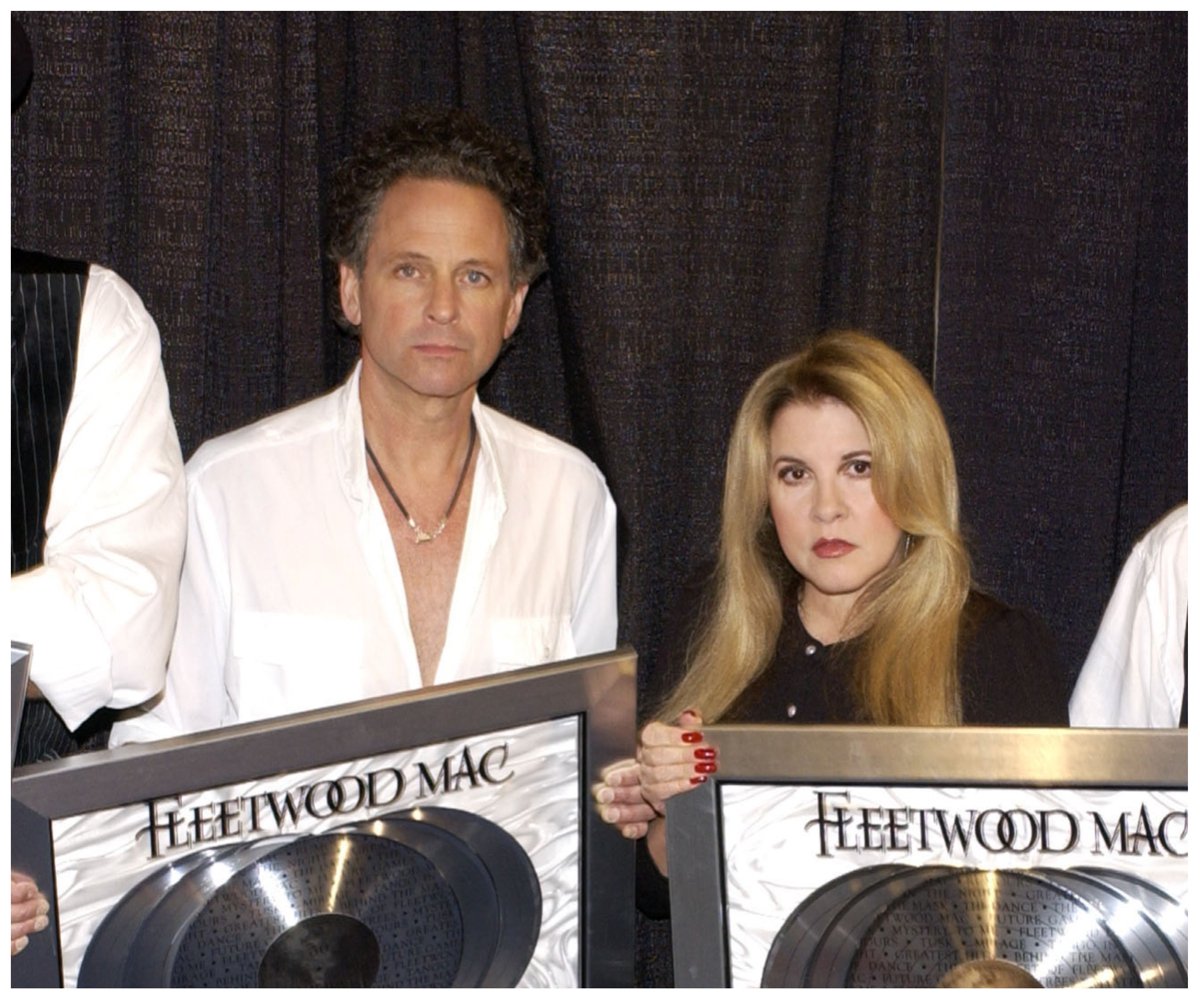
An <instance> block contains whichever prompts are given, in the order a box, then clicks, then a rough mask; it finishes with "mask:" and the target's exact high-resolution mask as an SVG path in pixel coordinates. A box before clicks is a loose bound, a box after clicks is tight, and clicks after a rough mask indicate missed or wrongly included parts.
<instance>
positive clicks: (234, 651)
mask: <svg viewBox="0 0 1200 1001" xmlns="http://www.w3.org/2000/svg"><path fill="white" fill-rule="evenodd" d="M230 653H231V655H232V659H233V663H234V668H235V676H234V677H233V678H230V679H228V680H229V689H230V691H229V695H230V698H231V700H232V701H233V704H234V707H235V709H236V711H237V717H238V719H239V720H240V721H241V722H246V721H248V720H254V719H265V718H268V717H272V716H283V715H286V714H288V713H297V712H304V711H305V710H308V709H323V708H326V707H328V706H335V705H340V704H342V703H344V702H354V701H356V700H358V699H362V698H366V697H367V695H366V693H365V692H364V691H363V690H362V688H363V672H362V656H363V626H362V623H361V622H358V621H355V620H354V619H345V618H336V617H333V616H322V615H294V614H289V613H286V612H243V613H242V614H241V615H240V616H238V617H237V619H236V620H235V622H234V625H233V629H232V630H231V637H230Z"/></svg>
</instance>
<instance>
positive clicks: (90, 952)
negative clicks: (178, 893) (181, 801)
mask: <svg viewBox="0 0 1200 1001" xmlns="http://www.w3.org/2000/svg"><path fill="white" fill-rule="evenodd" d="M228 852H229V848H228V847H223V848H204V849H201V850H200V851H197V852H193V853H192V854H191V855H186V856H184V857H183V858H181V859H176V860H173V861H171V862H168V863H166V864H165V865H164V866H163V867H162V868H161V869H156V870H155V871H154V872H152V873H151V874H150V875H149V876H147V877H146V878H145V879H143V880H142V881H141V882H140V883H138V884H137V885H136V886H135V887H134V888H133V889H132V890H130V891H129V892H128V893H126V894H125V896H123V897H122V898H121V899H120V900H119V901H117V903H116V904H114V905H113V908H112V909H111V910H110V911H109V912H108V913H107V914H106V915H105V916H104V919H103V920H102V921H101V922H100V924H99V925H98V926H97V928H96V930H95V931H94V932H93V933H92V937H91V940H90V941H89V942H88V947H87V951H86V952H85V953H84V954H83V961H82V962H81V963H80V966H79V977H78V981H77V983H78V985H79V986H80V987H122V986H124V984H125V957H126V956H127V955H129V950H130V948H131V947H132V945H133V942H134V939H135V938H136V937H137V934H138V932H139V931H140V930H141V927H142V923H143V922H144V921H145V920H146V917H147V916H148V915H149V914H150V912H151V911H152V910H153V909H154V907H155V905H157V904H158V903H159V902H160V901H161V900H162V899H163V897H164V896H166V894H167V893H168V892H169V891H170V890H171V888H172V887H174V886H175V885H176V884H177V883H178V882H179V881H180V880H181V879H183V877H184V876H185V875H187V874H188V873H189V872H191V871H192V870H194V869H196V868H197V867H198V866H201V865H207V864H208V863H209V862H210V861H212V860H213V859H214V858H218V857H220V856H221V855H223V854H227V853H228Z"/></svg>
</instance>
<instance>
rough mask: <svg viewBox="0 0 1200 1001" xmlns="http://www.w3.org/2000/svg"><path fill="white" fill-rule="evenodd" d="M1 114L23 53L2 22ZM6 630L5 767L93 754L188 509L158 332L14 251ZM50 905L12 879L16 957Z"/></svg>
mask: <svg viewBox="0 0 1200 1001" xmlns="http://www.w3.org/2000/svg"><path fill="white" fill-rule="evenodd" d="M12 52H13V64H12V74H13V95H14V106H13V111H14V112H15V111H16V110H17V105H18V104H19V103H20V99H21V98H22V97H23V96H24V93H25V91H26V88H27V87H28V84H29V81H30V78H31V77H32V73H33V68H32V51H31V49H30V46H29V41H28V38H27V37H26V35H25V32H24V31H23V30H22V28H21V26H20V25H19V24H18V23H17V22H16V21H15V20H14V21H13V35H12ZM11 374H12V446H11V447H12V456H11V462H12V484H11V489H12V493H11V499H12V525H11V535H10V542H11V568H10V572H11V575H12V577H11V581H10V585H9V599H8V613H9V623H10V626H9V631H10V636H11V638H12V639H13V640H15V641H19V642H23V643H26V644H29V645H30V646H31V647H32V659H31V671H30V688H29V692H28V695H27V700H26V704H25V712H24V716H23V718H22V721H21V726H20V731H19V743H18V747H17V756H16V762H15V763H17V764H24V763H28V762H32V761H40V760H45V759H49V758H55V757H60V756H62V755H66V754H70V753H72V752H74V751H78V750H86V749H90V748H96V747H104V746H105V744H106V743H107V739H108V723H109V720H110V718H111V717H110V714H109V712H108V710H110V709H112V708H120V707H125V706H133V705H137V704H138V703H141V702H143V701H145V700H146V699H147V698H149V697H150V696H152V695H154V694H156V693H157V692H159V691H160V690H161V688H162V684H163V675H164V669H165V666H166V659H167V652H168V649H169V647H170V643H171V633H172V630H173V628H174V625H175V609H176V599H177V594H178V581H179V568H180V564H181V562H182V560H183V546H184V531H185V526H186V508H185V504H186V502H185V496H184V477H183V458H182V456H181V455H180V451H179V440H178V438H177V437H176V434H175V425H174V423H173V422H172V420H171V411H170V405H169V401H168V395H167V383H166V378H165V377H164V375H163V368H162V360H161V356H160V348H159V337H158V329H157V327H156V326H155V323H154V320H153V319H152V318H151V317H150V314H149V313H147V312H146V309H145V307H144V306H143V305H142V301H141V300H140V299H139V298H138V296H137V294H136V293H135V292H134V291H133V289H131V288H130V287H129V286H128V285H127V284H126V283H125V282H124V281H122V280H121V278H120V277H119V276H118V275H116V274H114V273H113V272H112V271H109V270H107V269H106V268H102V267H100V266H98V265H95V264H92V265H88V264H86V263H83V262H79V261H67V260H61V259H58V258H54V257H49V256H46V255H43V254H35V253H29V252H25V251H20V250H16V249H14V250H13V252H12V370H11ZM47 911H48V903H47V901H46V900H45V898H44V897H42V896H41V895H40V894H39V893H38V891H37V888H36V887H35V886H34V884H33V882H32V881H31V880H29V879H28V877H25V876H23V875H20V874H17V873H14V874H13V875H12V952H13V954H14V955H15V954H16V953H17V952H19V951H20V950H21V949H23V948H24V947H25V945H26V944H27V942H28V935H29V934H31V933H32V932H35V931H40V930H42V928H44V927H45V926H46V923H47V918H46V913H47Z"/></svg>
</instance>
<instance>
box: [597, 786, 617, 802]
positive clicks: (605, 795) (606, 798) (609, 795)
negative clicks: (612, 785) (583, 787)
mask: <svg viewBox="0 0 1200 1001" xmlns="http://www.w3.org/2000/svg"><path fill="white" fill-rule="evenodd" d="M612 801H613V791H612V790H611V789H609V788H607V787H605V788H604V789H601V790H600V791H599V792H598V793H596V802H597V803H611V802H612Z"/></svg>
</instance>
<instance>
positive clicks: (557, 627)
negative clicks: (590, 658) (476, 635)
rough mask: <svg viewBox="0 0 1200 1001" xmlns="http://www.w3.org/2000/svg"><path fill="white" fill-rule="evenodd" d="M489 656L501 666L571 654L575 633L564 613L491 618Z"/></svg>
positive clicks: (541, 661)
mask: <svg viewBox="0 0 1200 1001" xmlns="http://www.w3.org/2000/svg"><path fill="white" fill-rule="evenodd" d="M490 629H491V635H492V657H493V659H494V661H495V663H496V666H497V667H498V668H500V669H501V670H512V669H514V668H518V667H531V666H533V665H534V664H548V663H550V662H551V661H556V660H569V659H570V658H571V657H574V656H575V637H574V636H573V635H572V633H571V619H570V617H569V616H566V615H534V616H523V617H521V618H496V619H492V621H491V625H490Z"/></svg>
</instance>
